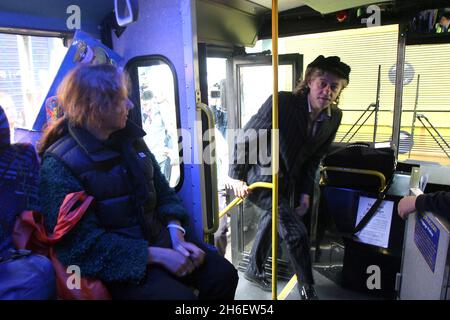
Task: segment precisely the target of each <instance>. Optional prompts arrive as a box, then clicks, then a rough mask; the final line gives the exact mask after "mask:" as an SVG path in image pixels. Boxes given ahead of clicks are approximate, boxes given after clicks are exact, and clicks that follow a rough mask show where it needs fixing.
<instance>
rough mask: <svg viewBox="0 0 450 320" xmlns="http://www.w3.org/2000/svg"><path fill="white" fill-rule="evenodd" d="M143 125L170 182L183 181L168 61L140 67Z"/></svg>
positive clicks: (139, 80)
mask: <svg viewBox="0 0 450 320" xmlns="http://www.w3.org/2000/svg"><path fill="white" fill-rule="evenodd" d="M137 74H138V83H139V99H140V106H141V119H142V128H143V129H144V130H145V132H146V133H147V135H146V136H145V137H144V140H145V142H146V143H147V146H148V147H149V149H150V151H151V152H152V153H153V154H154V155H155V157H156V160H157V161H158V163H159V166H160V167H161V172H162V173H163V174H164V175H165V177H166V179H167V181H169V185H170V186H171V187H175V186H177V185H178V183H179V181H180V175H181V174H180V159H179V149H178V133H177V105H176V98H175V82H174V75H173V73H172V70H171V68H170V66H169V65H168V64H167V63H165V62H164V61H160V60H157V63H154V64H151V65H146V66H138V67H137Z"/></svg>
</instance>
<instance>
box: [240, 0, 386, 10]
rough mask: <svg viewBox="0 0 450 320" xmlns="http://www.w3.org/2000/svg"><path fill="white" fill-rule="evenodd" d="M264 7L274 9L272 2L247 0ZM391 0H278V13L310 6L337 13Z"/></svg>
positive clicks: (269, 0) (270, 0)
mask: <svg viewBox="0 0 450 320" xmlns="http://www.w3.org/2000/svg"><path fill="white" fill-rule="evenodd" d="M247 1H248V2H253V3H256V4H259V5H261V6H264V7H266V8H268V9H271V8H272V0H247ZM387 1H389V0H303V1H299V0H278V11H285V10H289V9H292V8H297V7H300V6H303V5H308V6H309V7H311V8H312V9H314V10H316V11H319V12H321V13H330V12H336V11H339V10H343V9H348V8H355V7H359V6H363V5H367V4H371V3H380V2H387Z"/></svg>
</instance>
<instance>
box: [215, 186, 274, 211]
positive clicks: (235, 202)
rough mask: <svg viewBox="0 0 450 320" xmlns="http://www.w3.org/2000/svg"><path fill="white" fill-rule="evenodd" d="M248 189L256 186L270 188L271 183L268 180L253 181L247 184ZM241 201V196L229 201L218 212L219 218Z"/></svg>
mask: <svg viewBox="0 0 450 320" xmlns="http://www.w3.org/2000/svg"><path fill="white" fill-rule="evenodd" d="M248 188H249V189H250V190H253V189H256V188H267V189H272V183H270V182H255V183H252V184H251V185H249V186H248ZM242 201H243V199H242V198H239V197H236V198H235V199H234V200H233V201H231V202H230V203H229V204H228V205H227V206H226V207H225V208H224V209H223V210H222V211H220V212H219V219H220V218H222V217H223V216H224V215H226V214H227V213H228V211H230V210H231V209H232V208H233V207H234V206H237V205H238V204H240V203H241V202H242Z"/></svg>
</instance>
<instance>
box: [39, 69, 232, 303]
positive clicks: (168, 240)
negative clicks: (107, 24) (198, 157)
mask: <svg viewBox="0 0 450 320" xmlns="http://www.w3.org/2000/svg"><path fill="white" fill-rule="evenodd" d="M58 99H59V101H60V102H61V105H62V106H63V110H64V117H63V118H61V119H60V120H58V121H57V122H55V123H54V125H53V126H51V127H50V128H49V129H48V130H47V131H46V132H45V133H44V136H43V138H42V140H41V142H40V149H39V154H40V155H41V157H42V165H41V171H40V174H41V180H40V192H41V203H42V211H43V214H44V215H45V222H46V227H47V228H48V229H49V230H52V228H53V226H54V225H55V223H56V218H57V214H58V209H59V206H60V205H61V203H62V201H63V199H64V197H65V195H66V194H68V193H71V192H75V191H80V190H85V191H86V192H87V193H88V194H89V195H92V196H93V197H94V198H95V201H96V202H95V206H91V208H89V209H88V212H87V213H86V214H85V215H84V216H83V218H82V219H81V220H80V221H79V222H78V224H77V225H76V226H75V228H74V229H73V230H71V231H70V232H69V233H68V234H67V235H66V237H65V238H63V239H62V240H61V241H60V243H58V244H57V245H56V254H57V257H58V258H59V260H60V261H61V263H62V264H63V265H77V266H79V267H80V270H81V274H82V275H83V276H84V277H92V278H97V279H100V280H102V281H103V282H104V284H105V285H106V286H107V288H108V289H109V290H110V293H111V295H112V297H113V299H169V300H172V299H174V300H177V299H197V298H199V299H233V298H234V293H235V290H236V286H237V281H238V276H237V272H236V269H235V268H234V267H233V265H232V264H231V263H229V262H228V261H227V260H225V259H224V258H222V257H220V256H219V255H218V254H217V253H216V252H215V251H212V250H210V249H208V248H207V247H206V246H205V245H202V244H193V243H191V242H187V241H185V238H184V233H185V232H184V228H183V227H182V225H186V224H187V223H188V214H187V212H186V211H185V209H184V208H183V207H182V205H181V202H180V200H179V199H178V198H177V196H176V195H175V193H174V191H173V190H172V189H171V188H170V187H169V185H168V183H167V181H166V180H165V178H164V176H163V175H162V173H161V171H160V168H159V167H158V165H157V163H156V160H155V157H154V156H153V154H152V153H151V152H150V151H149V150H148V148H147V147H146V144H145V143H144V141H143V139H142V137H143V136H144V135H145V132H144V131H143V130H142V129H141V128H139V127H138V126H136V125H135V124H133V123H132V122H131V121H128V120H127V114H128V111H129V110H130V109H131V108H132V107H133V105H132V103H131V102H130V100H128V92H127V86H126V80H125V77H124V75H123V74H122V73H121V72H120V71H119V70H118V69H116V68H115V67H113V66H111V65H83V66H79V67H77V68H76V69H74V70H72V71H71V72H70V73H69V74H68V75H67V76H66V77H65V78H64V80H63V81H62V83H61V85H60V86H59V88H58ZM192 288H196V289H197V290H198V296H196V295H195V294H194V293H193V290H192Z"/></svg>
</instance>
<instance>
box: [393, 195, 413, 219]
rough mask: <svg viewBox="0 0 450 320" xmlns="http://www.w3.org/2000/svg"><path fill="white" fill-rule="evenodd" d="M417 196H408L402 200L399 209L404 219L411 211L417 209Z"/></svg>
mask: <svg viewBox="0 0 450 320" xmlns="http://www.w3.org/2000/svg"><path fill="white" fill-rule="evenodd" d="M416 198H417V197H416V196H406V197H404V198H402V199H401V200H400V202H399V203H398V206H397V211H398V215H399V216H400V217H401V218H402V219H406V218H407V217H408V215H409V214H410V213H413V212H414V211H416Z"/></svg>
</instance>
